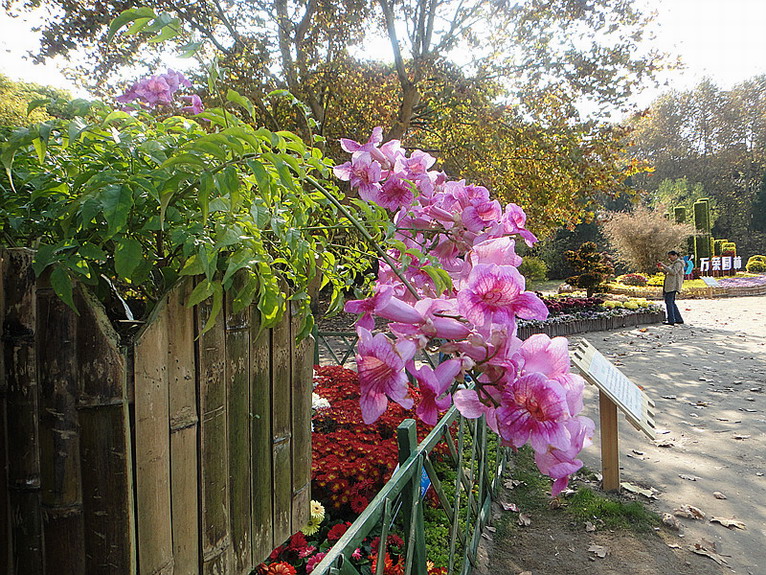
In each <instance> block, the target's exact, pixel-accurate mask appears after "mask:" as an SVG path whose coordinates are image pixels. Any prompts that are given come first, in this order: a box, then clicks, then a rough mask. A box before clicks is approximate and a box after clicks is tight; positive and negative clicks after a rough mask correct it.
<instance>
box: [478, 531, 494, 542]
mask: <svg viewBox="0 0 766 575" xmlns="http://www.w3.org/2000/svg"><path fill="white" fill-rule="evenodd" d="M481 536H482V537H484V539H486V540H488V541H492V536H491V535H489V534H487V533H482V534H481Z"/></svg>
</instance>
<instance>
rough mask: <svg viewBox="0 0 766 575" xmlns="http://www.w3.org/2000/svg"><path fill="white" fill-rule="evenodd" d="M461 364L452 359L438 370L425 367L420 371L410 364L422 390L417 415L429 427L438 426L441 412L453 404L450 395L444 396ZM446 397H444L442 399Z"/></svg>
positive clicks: (437, 368)
mask: <svg viewBox="0 0 766 575" xmlns="http://www.w3.org/2000/svg"><path fill="white" fill-rule="evenodd" d="M460 369H461V362H460V360H457V359H450V360H447V361H445V362H442V363H440V364H439V365H438V366H437V367H436V369H432V368H431V367H430V366H427V365H424V366H423V367H421V368H420V369H417V370H416V369H415V366H414V365H413V364H412V363H410V366H409V371H410V373H412V375H413V376H414V377H415V379H416V380H417V382H418V387H419V388H420V393H421V397H422V398H421V400H420V404H419V405H418V407H417V409H416V410H415V413H416V414H417V415H418V417H420V419H421V420H422V421H423V422H425V423H427V424H428V425H436V422H437V421H438V419H439V412H441V411H444V410H446V409H447V408H448V407H449V406H450V404H451V403H452V399H451V398H450V396H449V395H444V394H445V393H446V392H447V390H448V389H449V387H450V385H452V382H454V381H455V378H456V377H457V376H458V374H459V373H460ZM442 396H444V397H442Z"/></svg>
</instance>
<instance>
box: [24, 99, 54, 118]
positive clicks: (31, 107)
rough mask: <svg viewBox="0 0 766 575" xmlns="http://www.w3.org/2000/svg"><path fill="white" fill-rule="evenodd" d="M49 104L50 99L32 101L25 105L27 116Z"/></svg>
mask: <svg viewBox="0 0 766 575" xmlns="http://www.w3.org/2000/svg"><path fill="white" fill-rule="evenodd" d="M50 103H51V99H50V98H40V99H38V100H32V101H31V102H29V104H27V116H29V114H31V113H32V112H33V111H34V110H36V109H37V108H42V107H43V106H47V105H48V104H50Z"/></svg>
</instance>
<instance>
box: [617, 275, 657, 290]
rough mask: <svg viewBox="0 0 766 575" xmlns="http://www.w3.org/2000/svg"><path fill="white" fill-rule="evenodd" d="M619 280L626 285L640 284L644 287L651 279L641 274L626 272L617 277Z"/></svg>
mask: <svg viewBox="0 0 766 575" xmlns="http://www.w3.org/2000/svg"><path fill="white" fill-rule="evenodd" d="M617 281H618V282H620V283H621V284H625V285H626V286H639V287H643V286H645V285H646V283H647V282H648V281H649V279H648V278H647V277H646V276H644V275H641V274H625V275H624V276H620V277H618V278H617Z"/></svg>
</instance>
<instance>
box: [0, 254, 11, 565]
mask: <svg viewBox="0 0 766 575" xmlns="http://www.w3.org/2000/svg"><path fill="white" fill-rule="evenodd" d="M6 259H7V257H6V254H5V250H3V249H0V342H4V341H5V329H4V326H5V291H4V289H3V286H4V285H5V261H6ZM4 347H5V344H3V348H4ZM7 391H8V387H7V381H6V378H5V353H4V352H2V351H0V573H8V575H13V563H12V561H11V511H10V506H9V502H8V454H7V452H6V448H7V429H8V428H7V419H6V417H7V416H6V396H7Z"/></svg>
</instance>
